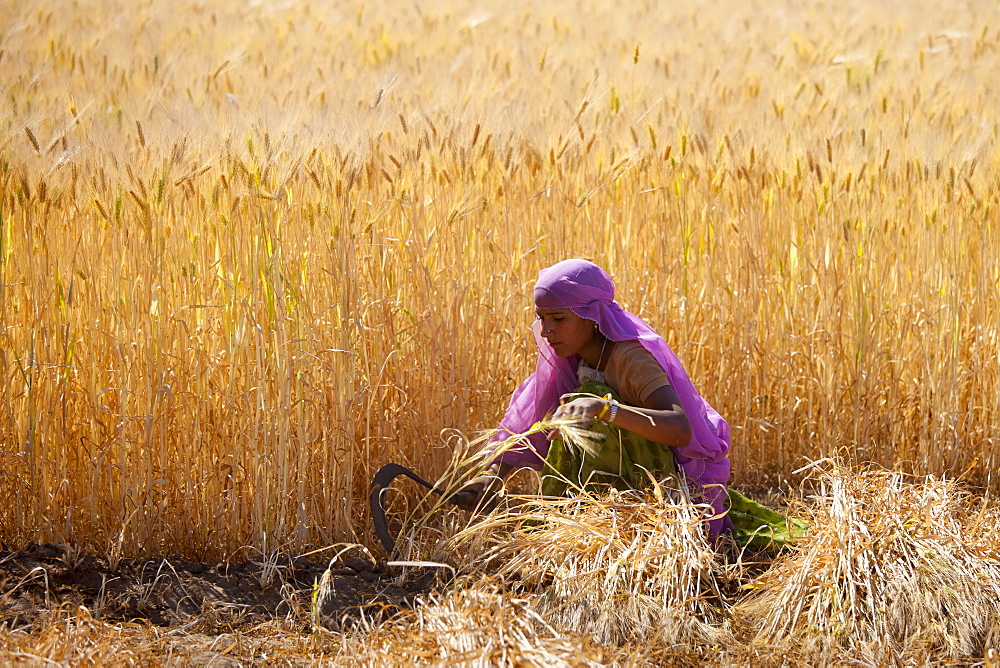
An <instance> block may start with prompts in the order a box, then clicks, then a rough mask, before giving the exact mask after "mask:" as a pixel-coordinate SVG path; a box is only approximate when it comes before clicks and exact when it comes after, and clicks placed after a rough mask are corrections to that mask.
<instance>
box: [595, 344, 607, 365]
mask: <svg viewBox="0 0 1000 668" xmlns="http://www.w3.org/2000/svg"><path fill="white" fill-rule="evenodd" d="M607 346H608V337H606V336H605V337H604V343H603V344H601V356H600V357H598V358H597V365H596V366H595V367H594V368H595V369H598V370H600V368H601V362H603V361H604V349H605V348H606V347H607Z"/></svg>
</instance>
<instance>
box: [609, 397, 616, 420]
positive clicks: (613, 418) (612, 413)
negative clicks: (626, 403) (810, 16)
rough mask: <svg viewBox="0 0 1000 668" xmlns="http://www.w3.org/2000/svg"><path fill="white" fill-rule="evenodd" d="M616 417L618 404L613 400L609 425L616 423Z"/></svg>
mask: <svg viewBox="0 0 1000 668" xmlns="http://www.w3.org/2000/svg"><path fill="white" fill-rule="evenodd" d="M616 417H618V402H617V401H615V400H614V399H612V400H611V415H609V416H608V424H611V423H612V422H614V421H615V418H616Z"/></svg>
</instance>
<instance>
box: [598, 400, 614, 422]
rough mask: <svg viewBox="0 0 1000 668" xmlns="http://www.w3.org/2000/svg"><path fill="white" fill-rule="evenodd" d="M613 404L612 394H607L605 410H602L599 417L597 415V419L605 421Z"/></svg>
mask: <svg viewBox="0 0 1000 668" xmlns="http://www.w3.org/2000/svg"><path fill="white" fill-rule="evenodd" d="M611 403H612V400H611V395H610V394H605V395H604V408H602V409H601V412H600V413H598V415H597V419H598V420H603V419H604V415H605V414H606V413H607V412H608V408H610V407H611Z"/></svg>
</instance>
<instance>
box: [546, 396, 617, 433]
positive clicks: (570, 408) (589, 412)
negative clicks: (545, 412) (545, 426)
mask: <svg viewBox="0 0 1000 668" xmlns="http://www.w3.org/2000/svg"><path fill="white" fill-rule="evenodd" d="M565 396H572V395H565ZM565 396H564V397H563V398H564V399H565ZM607 405H608V402H607V401H605V400H604V399H599V398H595V397H577V398H576V399H573V400H572V401H568V402H566V403H564V404H563V403H560V405H559V408H557V409H556V412H555V413H553V414H552V417H554V418H571V419H575V420H578V421H580V422H585V421H587V420H589V419H591V418H595V417H597V416H598V415H600V414H601V413H602V412H604V413H605V415H606V411H605V410H604V409H605V408H606V407H607ZM546 438H548V439H549V440H550V441H554V440H556V439H557V438H559V430H558V429H554V430H552V431H550V432H549V433H548V434H546Z"/></svg>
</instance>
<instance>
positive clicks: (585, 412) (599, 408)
mask: <svg viewBox="0 0 1000 668" xmlns="http://www.w3.org/2000/svg"><path fill="white" fill-rule="evenodd" d="M607 407H608V402H607V401H606V400H604V399H599V398H594V397H578V398H576V399H574V400H573V401H569V402H566V403H565V404H562V405H560V406H559V408H557V409H556V412H555V413H553V414H552V417H557V418H560V417H566V418H575V419H578V420H580V421H583V420H586V419H588V418H595V417H597V416H599V415H600V414H601V413H602V412H603V413H605V414H607V411H606V410H605V409H606V408H607Z"/></svg>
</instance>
